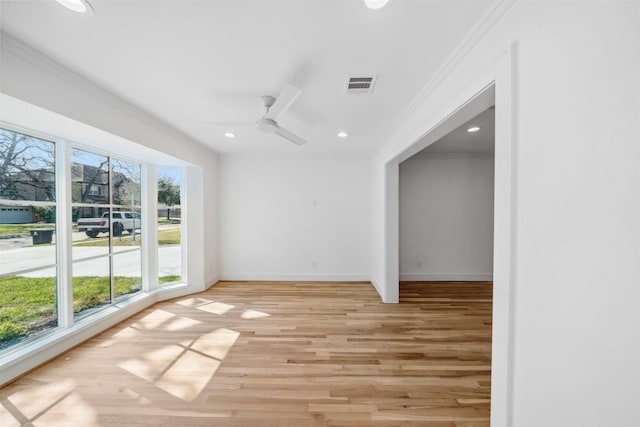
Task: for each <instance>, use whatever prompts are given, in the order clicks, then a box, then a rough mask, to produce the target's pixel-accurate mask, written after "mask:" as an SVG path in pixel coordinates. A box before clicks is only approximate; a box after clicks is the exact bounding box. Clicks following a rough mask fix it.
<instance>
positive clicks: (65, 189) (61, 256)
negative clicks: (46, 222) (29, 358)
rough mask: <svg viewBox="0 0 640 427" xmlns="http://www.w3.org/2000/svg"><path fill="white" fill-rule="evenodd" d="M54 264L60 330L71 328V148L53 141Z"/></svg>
mask: <svg viewBox="0 0 640 427" xmlns="http://www.w3.org/2000/svg"><path fill="white" fill-rule="evenodd" d="M55 169H56V203H57V215H56V257H57V259H56V262H57V264H58V271H57V273H58V274H57V276H58V322H59V325H60V327H61V328H68V327H70V326H72V325H73V258H72V253H71V251H72V247H71V244H72V241H73V239H72V237H71V232H72V215H71V211H72V209H71V186H72V182H71V149H70V147H69V146H68V144H67V143H66V142H65V141H57V142H56V166H55Z"/></svg>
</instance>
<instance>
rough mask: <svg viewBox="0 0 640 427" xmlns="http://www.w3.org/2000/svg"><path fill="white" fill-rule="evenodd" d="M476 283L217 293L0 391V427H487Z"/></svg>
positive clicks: (286, 286)
mask: <svg viewBox="0 0 640 427" xmlns="http://www.w3.org/2000/svg"><path fill="white" fill-rule="evenodd" d="M491 308H492V286H491V283H490V282H455V283H454V282H411V283H403V284H402V285H401V288H400V304H395V305H393V304H383V303H381V302H380V299H379V297H378V295H377V293H376V292H375V290H374V289H373V287H372V286H371V285H370V284H368V283H333V282H332V283H320V282H314V283H298V282H220V283H218V284H217V285H216V286H214V287H212V288H211V289H209V290H208V291H206V292H202V293H200V294H198V295H192V296H188V297H184V298H177V299H174V300H171V301H166V302H162V303H159V304H156V305H154V306H153V307H150V308H149V309H147V310H144V311H143V312H141V313H138V314H136V315H135V316H133V317H131V318H129V319H128V320H126V321H124V322H122V323H120V324H119V325H117V326H115V327H114V328H111V329H110V330H108V331H106V332H104V333H102V334H100V335H98V336H96V337H94V338H93V339H91V340H89V341H86V342H85V343H83V344H81V345H79V346H78V347H76V348H74V349H72V350H70V351H68V352H67V353H65V354H63V355H61V356H60V357H58V358H56V359H55V360H52V361H51V362H49V363H47V364H46V365H44V366H43V367H41V368H39V369H37V370H35V371H33V372H31V373H29V374H28V375H26V376H24V377H22V378H20V379H19V380H17V381H16V382H14V383H12V384H10V385H8V386H6V387H4V388H2V389H0V421H1V422H2V425H15V426H30V425H47V426H49V425H50V426H57V425H60V426H68V425H82V426H87V427H90V426H150V425H153V426H210V425H216V426H218V425H220V426H243V427H246V426H249V427H251V426H261V427H262V426H289V425H295V426H302V427H304V426H385V427H387V426H388V427H393V426H431V427H480V426H488V425H489V414H490V392H491V382H490V381H491Z"/></svg>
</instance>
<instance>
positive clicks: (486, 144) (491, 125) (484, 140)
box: [416, 107, 496, 155]
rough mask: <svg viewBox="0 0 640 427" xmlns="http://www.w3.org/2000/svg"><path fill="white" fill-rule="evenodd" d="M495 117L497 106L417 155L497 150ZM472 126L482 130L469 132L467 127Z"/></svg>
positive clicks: (490, 151)
mask: <svg viewBox="0 0 640 427" xmlns="http://www.w3.org/2000/svg"><path fill="white" fill-rule="evenodd" d="M495 117H496V110H495V108H493V107H492V108H489V109H488V110H485V111H484V112H482V113H480V114H478V115H477V116H476V117H474V118H473V119H471V120H469V121H468V122H466V123H464V124H462V125H460V126H459V127H457V128H456V129H454V130H452V131H451V132H449V133H448V134H446V135H445V136H443V137H442V138H440V139H439V140H437V141H436V142H434V143H433V144H431V145H429V146H428V147H427V148H425V149H424V150H422V151H421V152H420V153H418V154H416V155H419V154H429V153H493V152H494V151H495V137H496V126H495V120H496V119H495ZM472 126H478V127H479V128H480V130H479V131H477V132H468V131H467V129H469V128H470V127H472Z"/></svg>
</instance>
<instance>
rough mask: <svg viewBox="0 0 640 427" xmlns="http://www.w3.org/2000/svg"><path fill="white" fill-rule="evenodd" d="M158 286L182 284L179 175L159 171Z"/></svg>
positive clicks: (180, 180)
mask: <svg viewBox="0 0 640 427" xmlns="http://www.w3.org/2000/svg"><path fill="white" fill-rule="evenodd" d="M156 176H157V178H158V283H159V284H160V286H165V285H168V284H173V283H177V282H180V281H182V275H183V273H182V205H181V202H180V200H181V197H180V194H181V187H182V173H181V170H180V169H177V168H166V167H163V168H158V169H157V170H156Z"/></svg>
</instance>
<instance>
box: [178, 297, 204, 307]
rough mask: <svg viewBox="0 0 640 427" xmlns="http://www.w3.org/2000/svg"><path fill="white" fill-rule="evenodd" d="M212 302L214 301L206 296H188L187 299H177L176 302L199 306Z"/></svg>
mask: <svg viewBox="0 0 640 427" xmlns="http://www.w3.org/2000/svg"><path fill="white" fill-rule="evenodd" d="M210 302H213V301H211V300H210V299H206V298H187V299H183V300H180V301H177V302H176V304H180V305H182V306H185V307H198V306H200V305H203V304H208V303H210Z"/></svg>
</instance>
